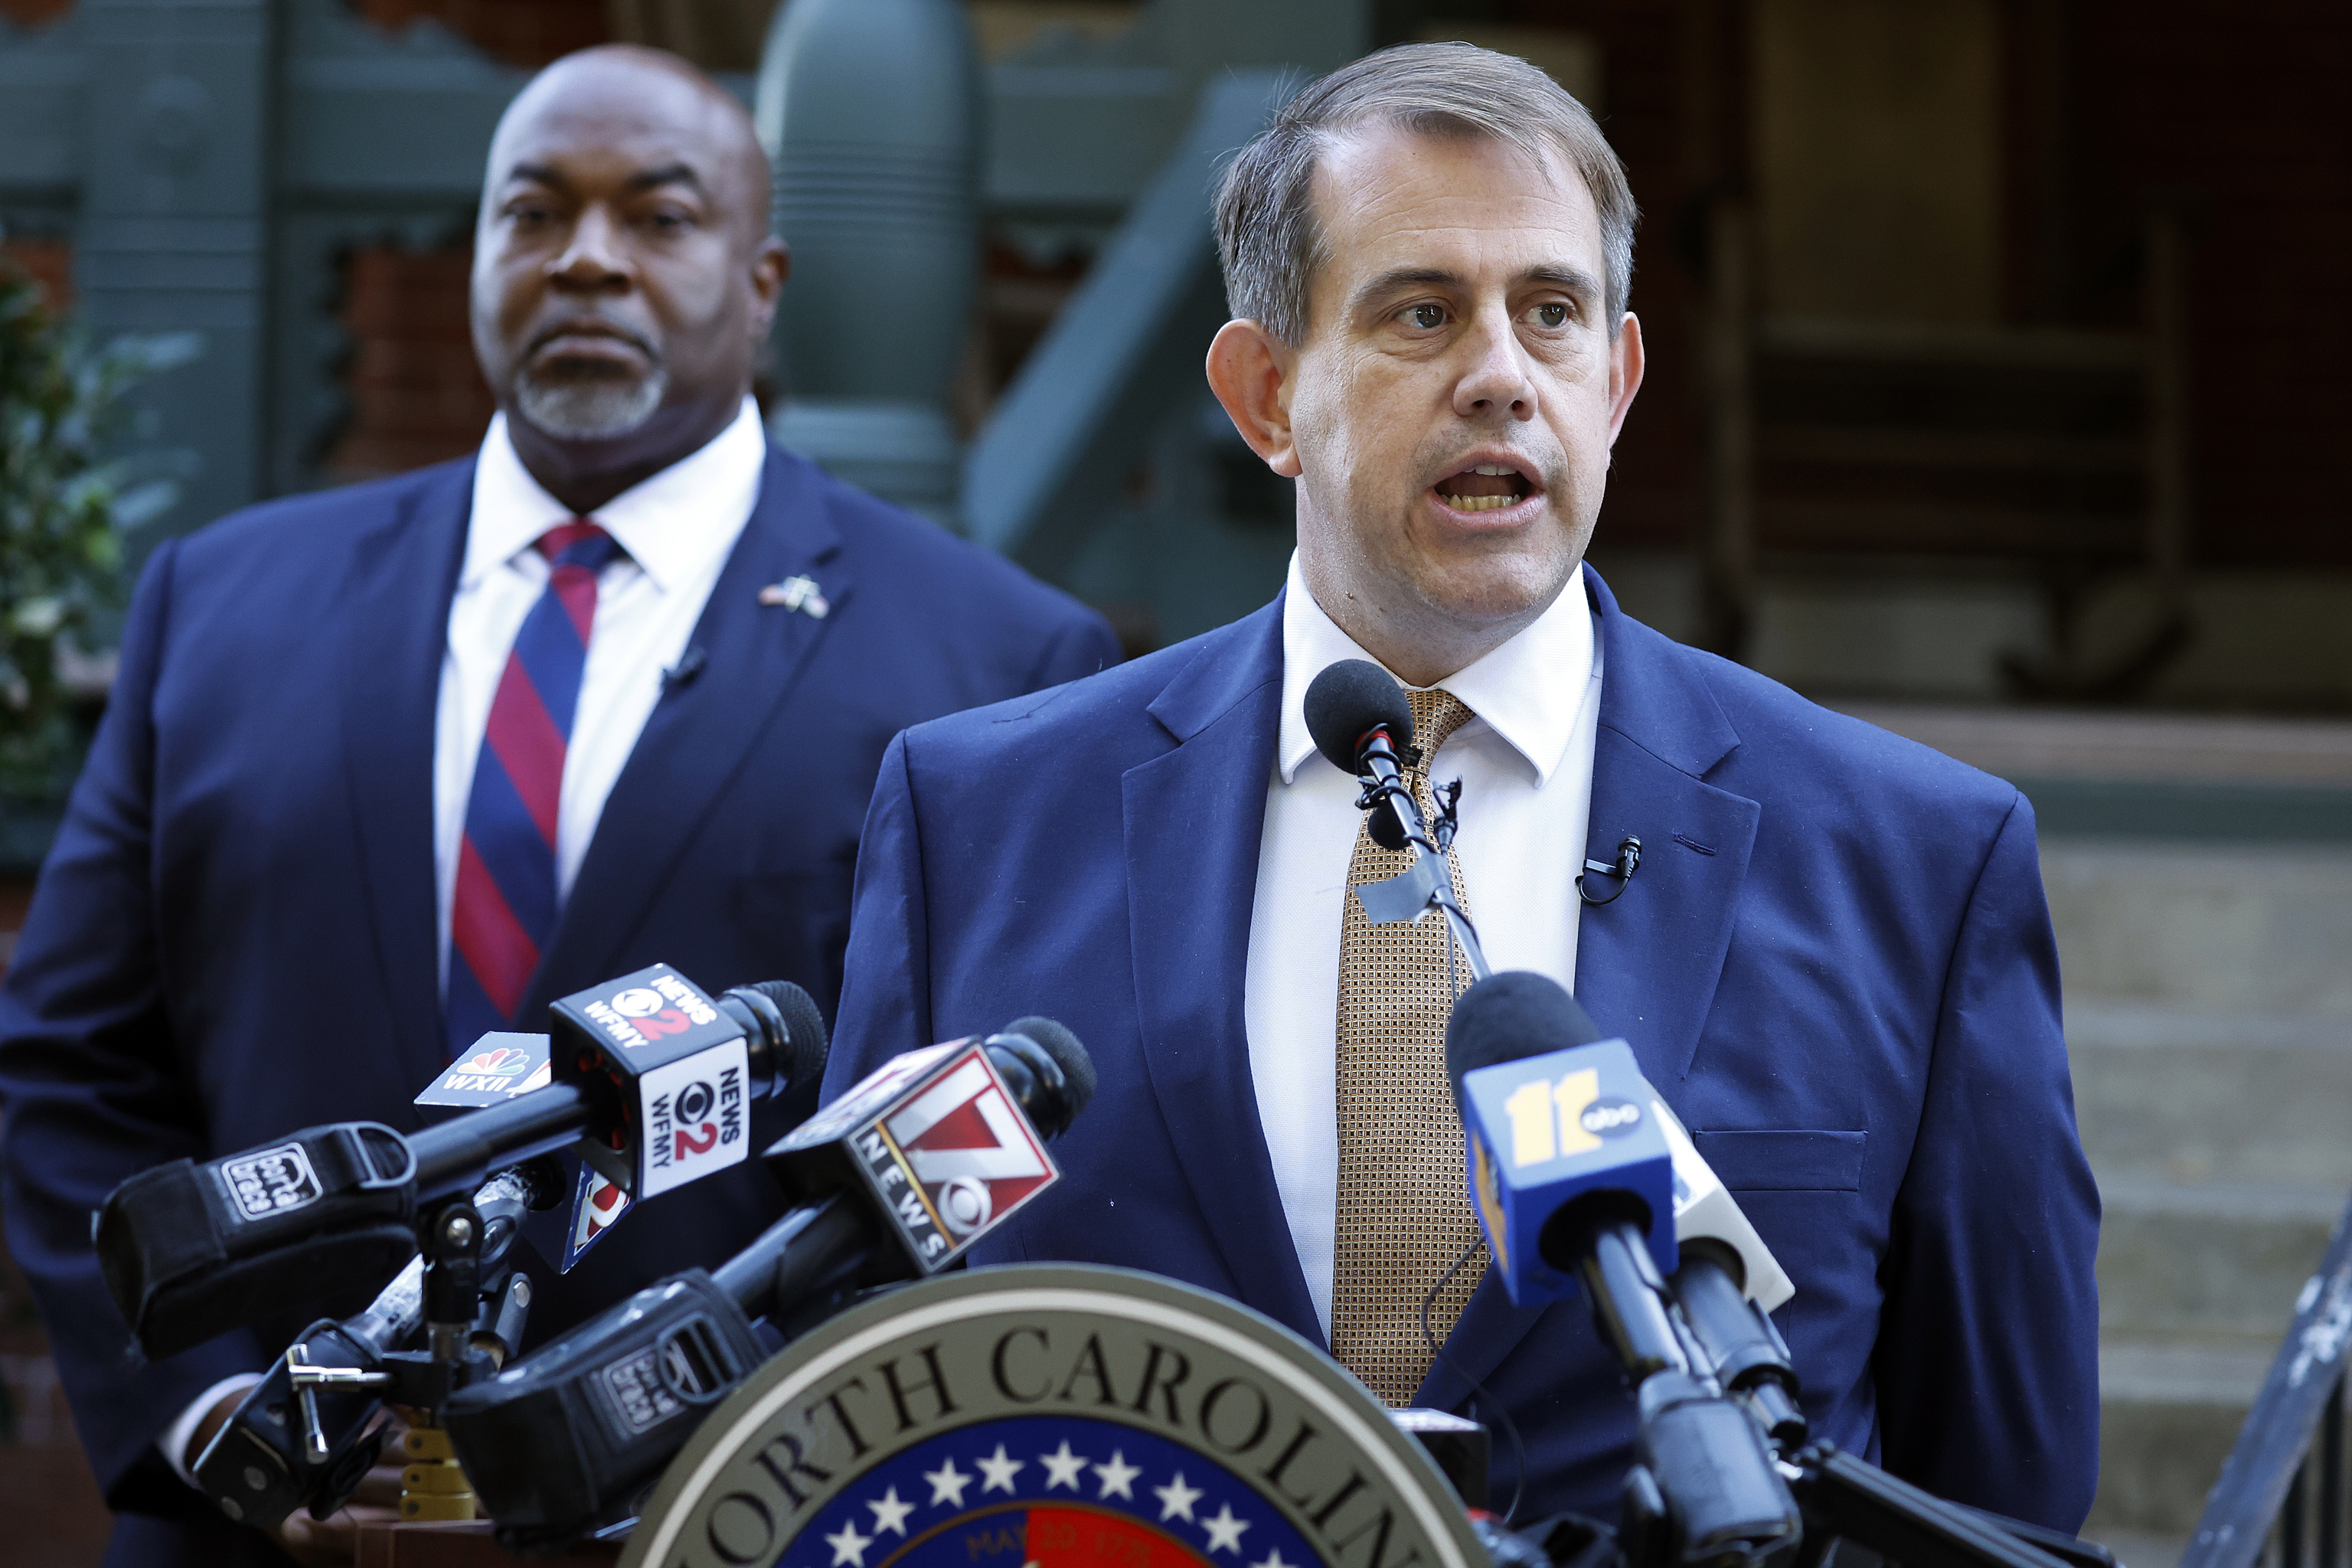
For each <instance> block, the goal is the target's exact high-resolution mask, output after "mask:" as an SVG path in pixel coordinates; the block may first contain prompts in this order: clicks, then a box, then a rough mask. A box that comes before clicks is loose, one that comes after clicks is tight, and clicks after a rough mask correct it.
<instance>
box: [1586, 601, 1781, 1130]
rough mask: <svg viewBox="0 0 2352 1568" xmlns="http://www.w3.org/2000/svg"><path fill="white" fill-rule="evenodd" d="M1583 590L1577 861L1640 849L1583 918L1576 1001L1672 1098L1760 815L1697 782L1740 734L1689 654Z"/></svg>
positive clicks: (1702, 1016)
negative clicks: (1583, 822) (1587, 606)
mask: <svg viewBox="0 0 2352 1568" xmlns="http://www.w3.org/2000/svg"><path fill="white" fill-rule="evenodd" d="M1590 582H1591V590H1592V597H1593V602H1594V604H1595V605H1597V606H1598V607H1599V609H1600V611H1601V647H1602V650H1603V655H1602V657H1603V660H1604V662H1603V664H1602V667H1601V730H1600V734H1599V737H1598V739H1597V741H1596V742H1595V743H1594V746H1593V757H1592V816H1591V827H1590V830H1589V832H1588V834H1587V836H1586V840H1585V843H1586V848H1585V854H1586V857H1587V858H1590V859H1593V860H1599V861H1601V862H1603V863H1607V862H1610V861H1613V860H1614V859H1615V858H1616V853H1617V846H1618V844H1619V842H1620V841H1622V840H1623V839H1625V838H1629V837H1630V838H1639V839H1640V840H1641V841H1642V865H1641V868H1640V869H1639V870H1638V871H1636V872H1635V873H1634V874H1633V880H1632V881H1631V882H1629V883H1628V884H1626V887H1625V891H1624V893H1623V895H1622V897H1620V898H1618V899H1616V900H1614V901H1612V902H1611V903H1608V904H1604V905H1600V906H1588V907H1587V908H1586V909H1585V910H1584V911H1583V918H1582V920H1581V921H1580V922H1579V924H1578V927H1577V939H1576V996H1577V1000H1578V1001H1580V1002H1581V1003H1583V1004H1584V1010H1585V1011H1586V1012H1588V1013H1590V1014H1591V1016H1592V1020H1593V1022H1594V1023H1596V1024H1598V1025H1599V1026H1601V1030H1602V1031H1603V1032H1604V1033H1607V1034H1612V1035H1622V1036H1623V1037H1625V1039H1626V1041H1627V1043H1628V1044H1630V1045H1631V1046H1632V1047H1633V1055H1634V1058H1635V1059H1637V1060H1638V1061H1640V1062H1641V1064H1642V1071H1643V1074H1644V1075H1645V1076H1646V1077H1647V1078H1648V1079H1649V1080H1650V1082H1651V1083H1652V1084H1653V1085H1654V1086H1655V1087H1656V1088H1657V1089H1659V1091H1660V1092H1661V1093H1663V1094H1664V1095H1665V1096H1666V1098H1667V1099H1668V1100H1674V1099H1675V1098H1676V1097H1677V1091H1678V1089H1680V1087H1681V1084H1682V1081H1683V1079H1684V1078H1685V1076H1686V1075H1687V1074H1688V1073H1689V1071H1690V1065H1691V1058H1693V1057H1694V1056H1695V1055H1696V1053H1697V1050H1698V1037H1699V1030H1700V1029H1701V1027H1702V1026H1705V1024H1706V1015H1707V1010H1708V1008H1710V1007H1711V1006H1712V1005H1714V1002H1715V987H1716V983H1717V981H1718V980H1719V979H1721V978H1722V975H1723V958H1724V954H1725V952H1727V951H1728V950H1729V948H1730V946H1731V929H1732V925H1733V923H1734V918H1735V914H1736V912H1737V910H1738V903H1739V889H1740V884H1741V883H1742V882H1743V881H1745V880H1746V879H1747V876H1748V852H1749V850H1750V849H1752V848H1753V847H1755V843H1756V823H1757V819H1758V817H1759V816H1760V815H1761V811H1762V808H1761V807H1759V805H1757V804H1756V803H1755V802H1754V801H1752V800H1749V799H1748V798H1747V797H1745V796H1744V795H1733V794H1731V793H1729V792H1728V791H1727V790H1720V789H1717V788H1716V787H1715V786H1713V785H1712V784H1706V783H1704V782H1703V779H1704V775H1705V774H1706V773H1707V772H1708V771H1709V770H1710V769H1712V768H1713V767H1714V766H1715V765H1716V764H1717V763H1719V762H1721V761H1722V760H1723V759H1724V758H1725V757H1726V756H1727V755H1728V754H1729V753H1730V752H1731V751H1732V750H1733V749H1734V748H1735V747H1737V746H1738V744H1739V735H1738V731H1735V730H1733V729H1732V727H1731V721H1729V720H1728V719H1727V718H1725V717H1724V713H1723V710H1722V708H1721V707H1720V706H1719V705H1718V704H1717V702H1716V700H1715V695H1714V693H1713V692H1711V691H1709V690H1708V689H1706V683H1705V682H1704V681H1703V680H1702V679H1699V676H1698V673H1697V666H1696V658H1697V656H1696V655H1692V654H1689V653H1687V652H1685V651H1684V650H1683V649H1681V648H1678V647H1675V646H1674V645H1673V644H1672V643H1669V642H1668V641H1667V640H1666V639H1665V638H1664V637H1660V636H1659V635H1658V634H1657V633H1655V632H1654V631H1652V630H1650V629H1649V628H1648V627H1647V626H1642V625H1640V624H1638V623H1636V622H1633V621H1630V620H1628V619H1626V618H1625V616H1623V615H1622V613H1620V612H1619V610H1618V608H1617V602H1616V600H1615V599H1614V598H1613V597H1612V596H1611V595H1610V593H1609V590H1608V589H1607V588H1606V587H1605V586H1604V585H1602V584H1601V579H1600V578H1599V577H1597V576H1594V577H1591V579H1590Z"/></svg>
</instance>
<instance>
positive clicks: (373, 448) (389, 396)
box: [327, 245, 495, 480]
mask: <svg viewBox="0 0 2352 1568" xmlns="http://www.w3.org/2000/svg"><path fill="white" fill-rule="evenodd" d="M472 264H473V247H471V246H470V245H453V246H449V247H446V248H443V249H439V250H428V251H422V252H419V251H407V250H402V249H400V248H398V247H393V246H379V247H373V248H370V249H366V250H360V251H354V252H352V254H351V255H350V256H348V257H347V258H344V272H343V284H344V288H343V303H342V309H341V312H340V315H341V321H342V323H343V329H344V331H347V332H349V333H350V334H351V343H352V347H351V357H350V360H349V362H348V368H347V370H346V372H345V376H344V387H345V390H346V391H347V392H348V394H349V395H350V397H351V404H352V416H351V421H350V423H349V424H348V425H347V426H345V427H344V429H343V431H342V433H341V436H340V437H338V439H337V440H336V442H335V444H334V447H333V448H332V450H331V453H330V454H329V457H328V459H327V471H328V474H329V476H330V477H331V478H332V479H337V480H350V479H372V478H374V477H376V476H378V475H382V474H396V473H402V472H404V471H406V470H407V469H410V468H421V467H423V466H424V465H425V464H427V463H438V462H441V461H443V460H444V459H446V458H457V457H463V456H464V455H465V454H467V453H468V452H470V451H472V450H473V449H474V448H475V447H477V446H478V445H479V444H480V443H481V439H482V431H483V430H484V429H485V428H486V427H487V426H488V424H489V420H490V414H491V412H492V410H493V408H494V406H495V405H493V404H492V402H491V400H490V389H489V388H488V385H486V384H484V383H483V381H482V374H481V372H480V370H478V368H477V367H476V365H475V363H474V347H473V340H472V338H471V336H470V335H469V332H468V329H467V306H466V297H467V272H468V269H469V268H471V266H472Z"/></svg>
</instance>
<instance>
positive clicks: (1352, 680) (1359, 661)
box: [1306, 658, 1412, 778]
mask: <svg viewBox="0 0 2352 1568" xmlns="http://www.w3.org/2000/svg"><path fill="white" fill-rule="evenodd" d="M1306 708H1307V733H1308V734H1309V735H1312V736H1313V737H1315V749H1316V750H1317V751H1318V752H1322V753H1323V754H1324V755H1325V756H1326V757H1328V758H1329V759H1331V765H1332V766H1333V767H1335V768H1337V769H1339V771H1340V772H1341V773H1346V774H1347V775H1348V776H1349V778H1353V777H1355V776H1356V742H1358V741H1359V740H1360V739H1362V738H1363V735H1364V732H1365V731H1368V730H1370V729H1371V728H1372V727H1373V726H1375V725H1379V724H1385V725H1387V726H1388V729H1389V740H1390V741H1391V742H1392V743H1393V744H1394V745H1395V747H1396V749H1397V750H1398V751H1400V752H1402V751H1403V750H1404V749H1405V748H1406V747H1407V746H1410V745H1412V703H1411V702H1409V701H1407V700H1405V695H1404V688H1403V687H1402V686H1399V685H1398V684H1397V683H1396V678H1395V677H1394V676H1392V675H1391V674H1390V673H1389V672H1388V671H1387V670H1385V669H1382V668H1381V667H1380V666H1379V665H1377V664H1374V663H1373V662H1372V661H1371V660H1370V659H1368V658H1343V659H1341V660H1340V661H1339V663H1337V664H1332V665H1326V666H1325V667H1324V668H1323V672H1322V673H1321V674H1319V675H1318V676H1317V677H1316V678H1315V679H1314V681H1313V682H1312V683H1311V684H1310V685H1309V686H1308V687H1307V703H1306Z"/></svg>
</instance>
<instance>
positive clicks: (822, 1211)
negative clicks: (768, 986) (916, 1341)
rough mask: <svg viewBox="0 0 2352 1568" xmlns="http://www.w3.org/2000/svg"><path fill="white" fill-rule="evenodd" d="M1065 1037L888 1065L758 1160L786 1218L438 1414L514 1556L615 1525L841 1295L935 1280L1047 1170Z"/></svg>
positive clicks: (1050, 1034) (1028, 1024)
mask: <svg viewBox="0 0 2352 1568" xmlns="http://www.w3.org/2000/svg"><path fill="white" fill-rule="evenodd" d="M1094 1088H1095V1072H1094V1066H1093V1064H1092V1062H1091V1061H1090V1060H1089V1059H1088V1058H1087V1052H1086V1047H1083V1046H1081V1045H1080V1044H1079V1043H1078V1040H1077V1037H1076V1036H1075V1035H1073V1034H1071V1033H1070V1031H1069V1030H1068V1029H1066V1028H1064V1027H1063V1026H1061V1025H1059V1024H1057V1023H1055V1022H1054V1021H1053V1020H1052V1019H1050V1018H1023V1019H1020V1020H1018V1021H1016V1022H1014V1023H1012V1024H1008V1025H1006V1026H1005V1027H1004V1029H1003V1032H1002V1033H1000V1034H997V1035H994V1036H992V1037H988V1038H987V1039H985V1040H982V1039H977V1038H966V1039H960V1040H950V1041H947V1042H945V1043H944V1044H941V1045H936V1046H930V1047H926V1048H924V1049H922V1050H919V1051H909V1052H908V1053H907V1054H905V1055H903V1056H899V1057H896V1058H892V1059H891V1060H890V1061H888V1062H886V1063H884V1064H883V1065H882V1067H880V1068H877V1070H876V1071H875V1072H874V1073H873V1074H872V1075H870V1076H869V1077H867V1078H866V1079H865V1080H864V1081H863V1082H861V1083H859V1084H857V1085H856V1087H855V1088H853V1089H850V1090H849V1091H848V1092H847V1093H846V1094H845V1095H843V1096H842V1097H841V1099H839V1100H835V1102H834V1103H833V1105H832V1106H830V1107H828V1108H827V1109H825V1110H823V1111H820V1112H819V1113H818V1115H817V1116H816V1117H815V1118H814V1119H813V1120H811V1121H808V1122H805V1123H803V1125H802V1126H801V1127H800V1129H799V1130H797V1131H794V1132H793V1133H791V1134H789V1135H788V1136H786V1137H785V1138H784V1139H782V1141H780V1142H778V1143H776V1144H775V1145H774V1146H773V1147H772V1148H771V1149H770V1150H769V1151H768V1152H767V1156H766V1158H767V1162H768V1167H769V1169H770V1170H771V1171H772V1172H774V1173H776V1174H777V1175H778V1176H779V1178H780V1179H782V1182H783V1183H784V1185H785V1187H786V1190H787V1191H788V1192H789V1193H791V1194H792V1195H793V1197H794V1199H795V1200H796V1206H795V1207H794V1208H793V1210H792V1212H791V1213H789V1214H787V1215H784V1217H783V1218H782V1219H780V1220H778V1221H777V1222H776V1223H775V1224H774V1225H772V1226H769V1227H768V1229H767V1230H766V1231H765V1232H763V1233H761V1236H760V1237H759V1238H758V1239H756V1240H755V1241H753V1242H752V1243H751V1245H750V1246H749V1247H745V1248H744V1249H743V1250H742V1251H741V1252H739V1253H737V1254H736V1255H735V1256H734V1257H733V1258H729V1259H728V1260H727V1261H726V1262H724V1263H722V1264H720V1265H719V1267H718V1268H715V1269H712V1270H709V1271H708V1272H706V1271H704V1270H702V1269H691V1270H688V1272H686V1273H684V1274H679V1275H675V1276H673V1277H671V1278H670V1279H665V1280H662V1281H660V1282H659V1283H657V1284H655V1285H651V1286H648V1287H646V1289H643V1290H640V1291H638V1292H637V1293H636V1294H635V1295H634V1296H632V1297H630V1298H629V1299H628V1300H626V1301H624V1302H621V1303H620V1304H618V1305H617V1306H614V1307H613V1308H612V1309H610V1310H607V1311H605V1312H604V1313H603V1314H602V1315H601V1316H599V1317H596V1318H594V1319H592V1320H591V1321H588V1322H585V1323H583V1324H581V1325H580V1326H578V1327H577V1328H574V1329H572V1330H571V1331H568V1332H566V1333H564V1334H562V1335H561V1336H559V1337H558V1338H556V1339H554V1340H552V1341H551V1342H548V1343H547V1344H544V1345H542V1346H541V1347H540V1348H539V1349H538V1350H536V1351H534V1352H531V1353H530V1355H529V1356H526V1357H524V1358H523V1359H522V1360H521V1361H519V1362H516V1363H513V1364H511V1365H509V1367H507V1368H506V1369H505V1370H504V1371H502V1372H500V1373H499V1374H498V1376H497V1377H495V1378H493V1379H490V1380H488V1381H486V1382H482V1383H478V1384H473V1385H472V1386H470V1387H468V1388H467V1389H465V1390H464V1391H462V1392H461V1393H459V1394H457V1395H455V1396H454V1397H453V1398H452V1399H451V1400H450V1402H449V1404H448V1405H447V1407H446V1410H445V1411H444V1413H443V1421H444V1423H445V1425H446V1426H447V1428H448V1431H449V1437H450V1441H451V1443H452V1445H453V1446H454V1447H456V1449H457V1458H458V1459H459V1460H460V1462H461V1463H462V1464H463V1466H464V1468H465V1471H466V1474H467V1476H468V1477H469V1478H471V1479H472V1481H473V1484H474V1489H475V1493H476V1495H477V1496H478V1498H479V1499H480V1500H481V1501H482V1504H483V1506H484V1508H485V1510H487V1511H488V1513H489V1514H490V1516H491V1517H492V1518H494V1519H496V1520H497V1521H498V1534H499V1541H500V1542H501V1543H503V1544H505V1545H506V1546H508V1547H509V1549H511V1550H527V1549H538V1548H545V1547H551V1546H556V1545H560V1544H562V1543H563V1542H569V1541H572V1540H574V1539H577V1538H578V1537H579V1536H581V1535H583V1534H585V1533H587V1532H588V1531H592V1530H595V1529H599V1528H602V1527H603V1526H604V1525H606V1524H610V1523H614V1522H617V1521H618V1520H619V1519H620V1518H621V1517H624V1516H625V1514H626V1512H627V1510H629V1509H630V1508H631V1507H632V1506H633V1505H634V1503H635V1500H636V1499H637V1498H638V1496H639V1494H641V1493H642V1492H643V1490H644V1489H645V1488H646V1486H647V1485H648V1484H649V1483H651V1482H652V1480H653V1479H655V1478H656V1476H657V1475H658V1474H659V1473H660V1472H661V1469H662V1468H663V1467H664V1466H666V1465H667V1464H668V1463H669V1461H670V1459H671V1458H673V1457H674V1456H675V1455H676V1454H677V1451H678V1449H679V1448H680V1447H684V1446H685V1444H686V1442H687V1439H688V1437H690V1436H692V1435H693V1432H694V1429H695V1427H696V1426H698V1425H699V1424H700V1423H701V1420H702V1417H703V1416H704V1415H706V1414H707V1413H708V1412H709V1409H710V1408H711V1407H712V1406H713V1405H716V1404H717V1403H718V1402H719V1400H721V1399H724V1398H725V1397H726V1396H727V1395H728V1394H730V1392H732V1391H733V1390H734V1389H735V1388H736V1387H737V1386H738V1385H739V1384H741V1383H742V1382H743V1380H744V1379H745V1378H747V1377H749V1376H750V1375H751V1373H752V1371H753V1370H754V1369H755V1368H757V1367H758V1366H759V1364H760V1363H761V1362H762V1361H763V1360H765V1359H766V1355H767V1352H766V1351H765V1350H764V1349H763V1348H762V1347H761V1342H760V1340H759V1338H758V1336H757V1335H756V1334H755V1333H754V1332H753V1330H752V1327H751V1320H752V1319H754V1318H759V1317H764V1318H766V1319H768V1320H769V1321H770V1322H771V1323H772V1324H773V1325H774V1326H775V1327H777V1328H778V1329H779V1330H780V1331H784V1332H785V1333H786V1336H787V1337H788V1338H789V1337H790V1336H791V1334H792V1333H793V1332H795V1331H802V1330H805V1329H806V1328H808V1327H812V1326H814V1323H815V1322H816V1321H821V1320H822V1319H823V1318H824V1317H826V1316H829V1315H831V1313H832V1312H834V1311H835V1310H839V1308H840V1307H841V1306H843V1305H845V1304H846V1302H847V1300H848V1298H849V1296H850V1295H852V1294H853V1293H855V1292H856V1291H859V1290H862V1289H870V1288H872V1287H874V1286H877V1285H883V1284H888V1283H892V1282H895V1281H898V1280H904V1279H919V1278H922V1277H924V1276H927V1275H930V1274H935V1273H937V1272H939V1271H940V1269H942V1268H947V1267H948V1266H949V1265H950V1264H951V1263H953V1262H954V1261H955V1260H956V1259H957V1258H961V1257H962V1256H963V1255H964V1253H965V1252H966V1251H967V1250H968V1249H969V1248H970V1247H971V1245H972V1244H973V1243H974V1242H977V1241H978V1240H980V1239H981V1238H982V1237H984V1236H986V1235H987V1234H989V1233H990V1232H991V1231H992V1230H994V1229H995V1228H996V1227H997V1226H1000V1225H1002V1224H1003V1223H1004V1222H1005V1220H1006V1219H1008V1218H1009V1217H1011V1215H1013V1213H1014V1212H1015V1211H1017V1210H1018V1209H1019V1208H1021V1207H1022V1206H1023V1205H1025V1204H1027V1203H1029V1202H1030V1201H1031V1200H1032V1199H1034V1197H1035V1196H1036V1195H1037V1194H1039V1193H1041V1192H1043V1191H1044V1190H1045V1188H1046V1187H1048V1186H1050V1185H1051V1184H1053V1183H1054V1182H1055V1181H1056V1180H1058V1179H1059V1174H1060V1173H1059V1172H1058V1171H1057V1170H1056V1169H1055V1165H1054V1163H1053V1160H1052V1158H1051V1156H1049V1155H1048V1154H1047V1153H1046V1152H1045V1146H1044V1140H1045V1139H1050V1138H1053V1137H1055V1136H1058V1135H1059V1134H1060V1133H1061V1132H1062V1131H1066V1129H1067V1128H1068V1127H1069V1125H1070V1123H1071V1122H1072V1121H1074V1120H1076V1117H1077V1115H1078V1113H1079V1112H1080V1111H1082V1110H1085V1109H1086V1105H1087V1100H1089V1099H1091V1098H1092V1096H1093V1093H1094Z"/></svg>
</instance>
